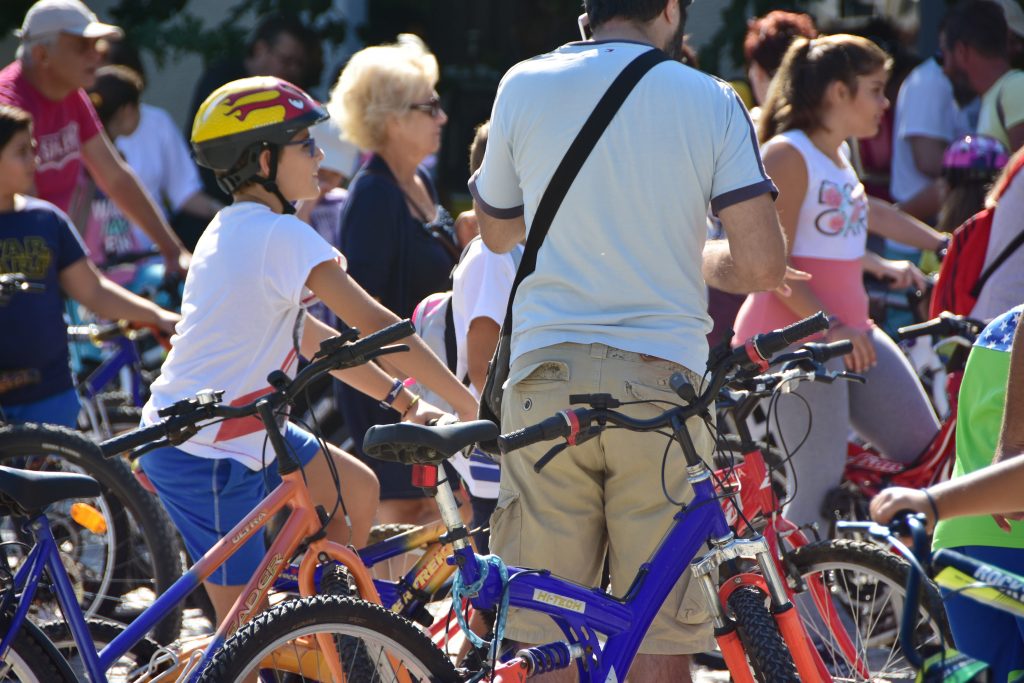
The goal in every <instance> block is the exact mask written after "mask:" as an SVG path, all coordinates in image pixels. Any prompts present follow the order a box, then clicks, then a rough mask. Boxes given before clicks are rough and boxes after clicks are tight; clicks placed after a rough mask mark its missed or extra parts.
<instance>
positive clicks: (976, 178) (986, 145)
mask: <svg viewBox="0 0 1024 683" xmlns="http://www.w3.org/2000/svg"><path fill="white" fill-rule="evenodd" d="M1009 160H1010V153H1009V151H1008V150H1007V149H1006V146H1005V145H1003V143H1001V142H1000V141H999V140H996V139H995V138H992V137H989V136H987V135H965V136H963V137H962V138H960V139H959V140H956V141H954V142H953V143H952V144H951V145H950V146H949V147H947V148H946V151H945V153H944V154H943V155H942V175H943V176H944V177H945V178H946V180H947V181H949V183H950V184H951V185H959V184H961V183H968V182H990V181H992V179H993V178H995V177H996V175H997V174H998V173H999V171H1000V170H1002V168H1003V166H1006V162H1007V161H1009Z"/></svg>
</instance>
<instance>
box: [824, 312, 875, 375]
mask: <svg viewBox="0 0 1024 683" xmlns="http://www.w3.org/2000/svg"><path fill="white" fill-rule="evenodd" d="M825 339H826V340H828V341H830V342H835V341H839V340H841V339H848V340H850V342H851V343H852V344H853V351H851V352H850V353H848V354H846V355H845V356H843V362H844V363H845V365H846V369H847V370H850V371H851V372H867V371H868V370H870V369H871V368H873V367H874V366H875V362H876V357H875V342H874V340H873V339H872V338H871V333H870V332H869V331H867V330H858V329H856V328H853V327H849V326H847V325H842V324H839V325H836V326H834V327H832V329H830V330H829V331H828V332H826V333H825Z"/></svg>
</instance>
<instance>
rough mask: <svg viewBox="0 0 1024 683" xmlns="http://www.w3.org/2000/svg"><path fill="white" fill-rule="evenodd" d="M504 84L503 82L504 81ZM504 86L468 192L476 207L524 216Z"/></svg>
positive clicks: (499, 215)
mask: <svg viewBox="0 0 1024 683" xmlns="http://www.w3.org/2000/svg"><path fill="white" fill-rule="evenodd" d="M503 85H504V84H503ZM508 99H509V95H508V92H507V91H506V90H505V89H504V87H502V86H499V87H498V94H497V95H496V96H495V99H494V109H493V111H492V112H491V124H490V128H489V130H488V133H487V149H486V150H484V160H483V162H482V163H481V164H480V168H479V169H477V171H476V173H474V174H473V177H472V178H470V179H469V192H470V194H472V195H473V199H475V200H476V203H477V206H478V207H479V208H480V209H481V210H482V211H483V212H484V213H486V214H487V215H488V216H493V217H494V218H502V219H509V218H518V217H519V216H522V215H523V191H522V188H521V186H520V184H519V175H518V174H517V173H516V168H515V163H514V162H513V159H512V140H511V138H510V137H509V131H507V130H506V129H505V126H506V125H507V124H508V123H510V122H511V121H512V119H513V115H512V112H510V111H508V107H507V106H506V102H507V101H508Z"/></svg>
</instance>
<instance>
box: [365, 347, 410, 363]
mask: <svg viewBox="0 0 1024 683" xmlns="http://www.w3.org/2000/svg"><path fill="white" fill-rule="evenodd" d="M408 350H409V345H408V344H392V345H391V346H382V347H380V348H379V349H376V350H375V351H370V352H369V353H367V354H365V355H363V358H365V359H366V360H368V361H371V360H373V359H374V358H377V357H379V356H386V355H388V354H391V353H404V352H405V351H408Z"/></svg>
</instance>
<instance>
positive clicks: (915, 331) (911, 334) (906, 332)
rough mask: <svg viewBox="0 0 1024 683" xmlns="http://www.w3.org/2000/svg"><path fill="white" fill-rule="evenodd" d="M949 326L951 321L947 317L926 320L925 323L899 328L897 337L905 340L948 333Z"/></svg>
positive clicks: (899, 339) (898, 339)
mask: <svg viewBox="0 0 1024 683" xmlns="http://www.w3.org/2000/svg"><path fill="white" fill-rule="evenodd" d="M949 327H950V325H949V321H948V320H947V319H946V318H935V319H933V320H926V321H925V322H923V323H917V324H915V325H905V326H903V327H900V328H897V330H896V339H897V341H903V340H904V339H916V338H917V337H924V336H926V335H930V334H936V335H943V334H947V333H948V331H949Z"/></svg>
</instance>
